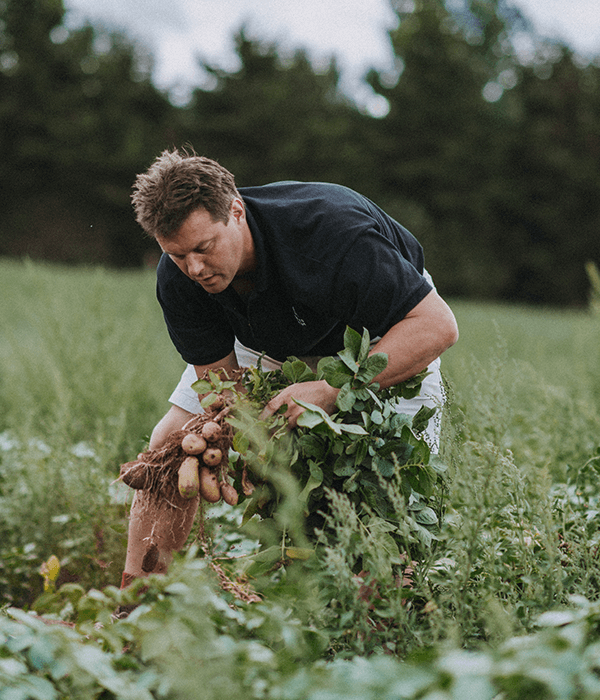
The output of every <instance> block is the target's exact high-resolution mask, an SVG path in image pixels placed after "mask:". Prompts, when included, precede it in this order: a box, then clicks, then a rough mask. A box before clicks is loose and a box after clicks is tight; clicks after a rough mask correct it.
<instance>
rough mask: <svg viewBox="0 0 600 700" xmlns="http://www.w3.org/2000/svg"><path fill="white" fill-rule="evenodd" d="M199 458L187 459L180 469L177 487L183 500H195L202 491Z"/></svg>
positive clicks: (191, 457) (190, 457)
mask: <svg viewBox="0 0 600 700" xmlns="http://www.w3.org/2000/svg"><path fill="white" fill-rule="evenodd" d="M198 466H199V462H198V458H197V457H193V456H191V455H190V456H189V457H186V458H185V459H184V460H183V462H182V463H181V466H180V467H179V472H178V477H177V486H178V487H179V493H180V494H181V495H182V496H183V498H195V497H196V496H197V495H198V491H199V490H200V477H199V474H198Z"/></svg>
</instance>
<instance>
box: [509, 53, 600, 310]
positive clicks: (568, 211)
mask: <svg viewBox="0 0 600 700" xmlns="http://www.w3.org/2000/svg"><path fill="white" fill-rule="evenodd" d="M507 103H508V105H509V106H510V108H511V112H512V114H513V115H514V122H513V125H512V129H511V130H510V138H509V139H507V140H505V142H504V145H505V150H504V153H503V158H502V161H501V164H502V167H501V177H502V179H503V180H504V181H505V183H506V186H505V187H504V188H503V189H502V190H501V191H499V192H498V196H497V197H496V198H495V206H496V212H497V218H498V219H499V220H500V221H502V222H503V223H504V227H505V231H506V239H505V244H506V246H507V248H508V249H510V250H511V254H512V256H513V259H514V261H515V268H514V269H513V274H512V276H511V283H510V286H508V287H507V289H506V290H505V296H506V297H507V298H518V299H524V300H527V301H534V302H545V303H552V304H571V305H572V304H583V303H586V301H587V295H588V288H589V284H588V280H587V277H586V273H585V263H586V262H587V261H588V260H592V261H594V262H596V263H597V264H598V263H600V236H599V235H598V231H599V230H600V64H599V63H598V61H596V62H591V63H590V64H589V65H584V64H582V63H581V62H580V61H578V60H577V59H576V57H575V56H574V54H573V52H572V51H571V50H570V49H569V48H568V47H566V46H563V45H561V44H553V43H549V42H544V43H541V44H540V45H539V46H538V51H537V56H536V58H535V60H534V61H533V62H532V63H531V64H529V65H527V66H524V67H522V69H521V72H520V80H519V82H518V84H517V86H516V87H515V88H514V90H513V91H511V94H510V95H507ZM509 185H510V186H509Z"/></svg>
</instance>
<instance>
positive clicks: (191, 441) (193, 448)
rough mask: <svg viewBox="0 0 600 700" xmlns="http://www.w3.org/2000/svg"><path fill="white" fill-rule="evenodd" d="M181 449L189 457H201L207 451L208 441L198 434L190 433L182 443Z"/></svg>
mask: <svg viewBox="0 0 600 700" xmlns="http://www.w3.org/2000/svg"><path fill="white" fill-rule="evenodd" d="M181 447H182V449H183V451H184V452H187V453H188V454H189V455H199V454H201V453H202V452H204V450H205V449H206V440H205V439H204V438H203V437H202V435H198V433H188V434H187V435H185V436H184V438H183V440H182V441H181Z"/></svg>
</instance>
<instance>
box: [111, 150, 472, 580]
mask: <svg viewBox="0 0 600 700" xmlns="http://www.w3.org/2000/svg"><path fill="white" fill-rule="evenodd" d="M133 204H134V208H135V212H136V216H137V221H138V222H139V223H140V225H141V226H142V228H143V229H144V230H145V231H146V233H147V234H149V235H150V236H152V237H154V238H155V239H156V241H157V242H158V245H159V246H160V248H161V249H162V251H163V255H162V257H161V260H160V263H159V265H158V271H157V275H158V282H157V295H158V300H159V302H160V305H161V307H162V310H163V313H164V317H165V322H166V324H167V329H168V331H169V334H170V337H171V339H172V341H173V344H174V345H175V347H176V348H177V350H178V351H179V353H180V354H181V356H182V358H183V359H184V360H185V362H186V363H187V367H186V369H185V371H184V373H183V375H182V379H181V381H180V383H179V385H178V386H177V388H176V389H175V391H174V392H173V394H172V395H171V397H170V402H171V403H172V406H171V408H170V409H169V411H168V412H167V413H166V415H165V416H164V417H163V418H162V419H161V421H160V422H159V423H158V424H157V426H156V427H155V429H154V431H153V433H152V437H151V441H150V447H151V448H152V449H154V448H156V447H159V446H160V445H161V444H162V443H163V442H164V440H165V439H166V437H167V436H168V435H169V434H170V433H171V432H172V431H173V430H177V429H179V428H181V427H182V426H183V425H184V423H186V422H187V420H189V418H190V417H191V415H192V414H194V413H197V412H199V411H201V407H200V403H199V398H198V396H197V395H196V394H195V392H194V391H193V390H192V389H191V384H192V383H193V382H194V381H195V379H196V378H197V377H198V376H200V375H201V374H202V373H204V371H205V370H207V369H220V368H222V369H224V370H226V371H230V370H235V369H238V368H239V367H240V366H249V365H250V364H252V363H253V362H255V361H256V359H257V358H258V357H259V356H260V355H261V354H263V353H264V354H265V356H264V357H263V360H262V364H263V367H265V368H266V369H270V368H275V367H277V366H280V364H281V362H283V361H284V360H286V359H287V357H289V356H291V355H294V356H297V357H300V358H302V359H304V360H305V361H306V362H307V363H308V364H309V365H312V366H314V364H315V363H316V362H317V361H318V359H319V358H320V357H323V356H328V355H335V354H336V353H337V352H338V351H340V350H341V349H343V336H344V331H345V329H346V326H350V327H352V328H354V329H356V330H357V331H358V332H359V333H362V330H363V328H366V329H368V331H369V333H370V335H371V338H374V339H375V341H374V343H373V347H372V352H384V353H386V354H387V356H388V365H387V367H386V369H385V370H384V371H383V372H382V373H381V374H380V375H379V376H378V377H376V378H375V380H376V381H377V382H378V383H379V384H380V385H381V386H382V387H389V386H392V385H394V384H397V383H399V382H402V381H404V380H406V379H409V378H410V377H413V376H414V375H415V374H417V373H419V372H420V371H421V370H423V369H425V368H429V370H430V372H431V374H430V375H429V376H428V377H427V379H426V380H425V382H424V384H423V389H422V392H421V395H420V396H419V397H417V398H415V399H412V400H410V401H401V402H399V404H398V410H399V411H401V412H403V413H408V414H412V415H414V414H415V413H416V412H417V411H418V410H419V408H420V407H421V406H422V405H424V404H426V405H431V406H441V404H442V403H443V392H442V387H441V378H440V372H439V357H440V355H441V354H442V353H443V352H444V351H445V350H446V349H447V348H448V347H450V346H451V345H452V344H453V343H455V342H456V340H457V338H458V330H457V326H456V321H455V319H454V315H453V314H452V311H451V310H450V308H449V307H448V305H447V304H446V303H445V302H444V301H443V299H442V298H441V297H440V296H439V295H438V294H437V292H436V291H435V288H434V286H433V282H432V280H431V277H430V276H429V275H428V273H427V272H426V270H425V268H424V256H423V250H422V248H421V245H420V244H419V243H418V241H417V239H416V238H415V237H414V236H413V235H412V234H411V233H410V232H409V231H407V230H406V229H405V228H404V227H403V226H402V225H401V224H399V223H398V222H397V221H395V220H394V219H392V218H391V217H390V216H388V215H387V214H386V213H385V212H384V211H383V210H382V209H380V208H379V207H378V206H377V205H376V204H374V203H373V202H372V201H370V200H369V199H367V198H366V197H364V196H363V195H361V194H359V193H357V192H354V191H353V190H351V189H348V188H347V187H342V186H339V185H335V184H328V183H313V182H276V183H272V184H268V185H262V186H257V187H243V188H240V189H237V188H236V186H235V182H234V178H233V175H232V174H231V173H230V172H229V171H227V170H226V169H225V168H223V167H222V166H220V165H219V164H218V163H216V162H215V161H213V160H210V159H208V158H204V157H200V156H196V155H194V154H192V155H190V154H187V153H180V152H179V151H177V150H174V151H172V152H167V151H165V152H164V153H163V154H162V155H161V156H160V157H159V158H157V159H156V161H155V162H154V163H153V164H152V166H151V167H150V168H149V169H148V171H147V172H146V173H143V174H141V175H139V176H138V178H137V180H136V183H135V185H134V194H133ZM336 396H337V390H336V389H333V388H332V387H331V386H329V385H328V384H327V383H326V382H324V381H314V382H304V383H300V384H293V385H292V386H290V387H288V388H286V389H285V390H284V391H282V392H281V393H280V394H279V395H278V396H276V397H275V398H274V399H272V400H271V401H270V402H269V403H268V404H267V406H266V407H265V409H264V416H268V415H270V414H273V413H274V412H275V411H277V410H278V409H279V408H280V407H281V406H283V405H284V404H287V411H286V414H285V415H286V416H287V418H288V420H289V423H290V425H291V426H294V425H295V424H296V421H297V420H298V416H299V415H300V413H301V412H302V410H303V409H302V408H301V407H300V406H299V405H298V404H297V403H295V402H294V401H293V399H300V400H302V401H305V402H309V403H312V404H316V405H318V406H321V407H322V408H323V409H324V410H326V411H327V412H329V413H331V412H332V411H333V410H334V405H335V400H336ZM438 433H439V424H437V423H435V422H433V423H432V425H431V426H430V427H429V428H428V435H427V438H428V440H429V442H430V444H431V446H432V449H433V450H434V451H435V450H436V449H437V444H438V439H439V434H438ZM197 507H198V500H197V499H192V500H191V501H186V502H184V501H183V499H182V501H181V502H176V503H163V504H161V505H156V504H153V503H150V500H149V499H148V498H147V494H145V492H143V491H141V492H136V495H135V498H134V502H133V505H132V509H131V518H130V528H129V543H128V549H127V559H126V564H125V572H126V573H124V575H123V583H124V584H127V583H128V582H129V581H130V580H131V579H132V578H135V577H137V576H142V575H145V574H147V573H149V572H148V571H143V570H142V560H143V556H144V553H145V551H146V547H147V543H148V542H149V541H152V542H153V543H156V544H157V546H158V556H157V557H155V560H156V561H155V563H154V565H153V567H152V571H155V572H161V571H165V570H166V568H167V566H168V564H169V561H170V559H171V556H172V553H173V552H174V551H176V550H178V549H180V548H181V547H182V546H183V544H184V543H185V541H186V539H187V536H188V534H189V532H190V529H191V527H192V524H193V520H194V516H195V513H196V509H197ZM145 568H148V567H147V566H146V567H145Z"/></svg>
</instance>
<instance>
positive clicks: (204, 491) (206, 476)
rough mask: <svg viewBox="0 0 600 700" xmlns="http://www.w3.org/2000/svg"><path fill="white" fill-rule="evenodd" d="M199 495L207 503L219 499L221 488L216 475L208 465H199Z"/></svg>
mask: <svg viewBox="0 0 600 700" xmlns="http://www.w3.org/2000/svg"><path fill="white" fill-rule="evenodd" d="M200 495H201V496H202V498H203V499H204V500H205V501H208V502H209V503H216V502H217V501H220V500H221V489H220V488H219V481H218V480H217V475H216V474H213V473H212V472H211V471H210V469H209V468H208V467H200Z"/></svg>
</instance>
